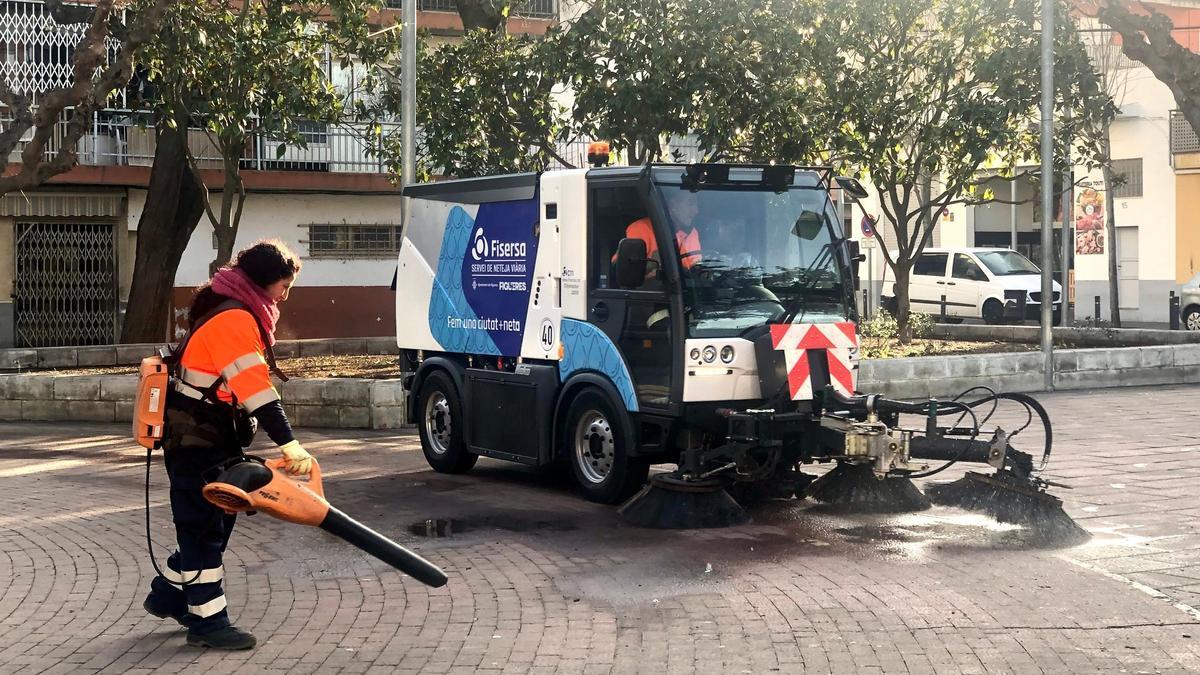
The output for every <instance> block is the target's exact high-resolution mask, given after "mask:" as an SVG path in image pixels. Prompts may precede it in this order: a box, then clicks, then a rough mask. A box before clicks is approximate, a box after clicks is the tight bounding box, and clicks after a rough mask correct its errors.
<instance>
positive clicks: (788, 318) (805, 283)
mask: <svg viewBox="0 0 1200 675" xmlns="http://www.w3.org/2000/svg"><path fill="white" fill-rule="evenodd" d="M832 254H833V242H831V241H830V242H825V243H824V244H821V250H820V251H819V252H818V253H817V257H816V258H815V259H813V261H812V262H811V263H809V265H808V267H806V268H804V271H803V272H801V273H800V275H801V279H800V281H799V283H798V286H799V288H798V289H797V291H796V292H797V296H796V298H795V299H794V300H793V301H792V307H789V308H788V311H787V313H786V314H784V315H783V318H782V319H781V320H780V323H792V321H793V318H794V317H795V316H796V311H797V310H798V309H799V310H800V318H804V313H806V312H807V311H808V303H807V302H806V301H805V299H806V298H805V294H806V292H807V291H808V289H809V287H810V286H812V285H813V284H814V283H815V281H814V279H815V277H813V276H812V271H813V269H814V268H815V267H816V266H817V265H818V264H824V263H825V261H826V259H828V258H830V257H831V256H832ZM797 304H799V305H800V307H796V305H797Z"/></svg>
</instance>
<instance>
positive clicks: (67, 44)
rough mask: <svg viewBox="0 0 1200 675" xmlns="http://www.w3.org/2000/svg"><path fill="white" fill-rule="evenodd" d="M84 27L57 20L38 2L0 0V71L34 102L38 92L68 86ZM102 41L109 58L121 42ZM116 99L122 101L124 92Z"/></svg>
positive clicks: (16, 89) (15, 89)
mask: <svg viewBox="0 0 1200 675" xmlns="http://www.w3.org/2000/svg"><path fill="white" fill-rule="evenodd" d="M86 31H87V24H82V23H75V24H68V25H60V24H58V23H57V22H55V21H54V19H53V18H52V17H51V16H50V12H49V11H48V10H47V9H46V6H45V4H43V3H41V2H34V1H32V0H4V1H3V2H0V48H2V49H3V63H0V74H3V76H4V78H5V80H6V81H7V82H8V85H9V87H11V88H12V89H13V91H15V92H17V93H20V94H25V95H28V96H30V97H32V98H33V101H34V103H36V102H37V96H38V95H39V94H41V93H45V92H46V91H48V90H50V89H55V88H59V87H69V86H71V83H72V80H73V78H72V76H71V75H72V73H71V69H72V65H71V60H72V59H73V58H74V54H75V45H77V44H79V41H80V40H82V39H83V35H84V33H85V32H86ZM106 43H107V45H108V54H109V58H112V57H113V55H115V54H116V51H117V49H118V48H119V47H120V45H121V43H120V42H119V41H118V40H114V39H113V38H111V37H110V38H108V39H107V40H106ZM118 100H120V101H121V102H122V103H124V92H120V96H119V98H118Z"/></svg>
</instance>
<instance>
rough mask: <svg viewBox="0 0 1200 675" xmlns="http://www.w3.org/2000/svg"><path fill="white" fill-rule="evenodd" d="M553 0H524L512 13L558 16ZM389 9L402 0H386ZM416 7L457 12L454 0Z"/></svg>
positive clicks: (425, 0) (421, 1)
mask: <svg viewBox="0 0 1200 675" xmlns="http://www.w3.org/2000/svg"><path fill="white" fill-rule="evenodd" d="M554 3H555V0H526V1H525V2H518V3H516V6H514V7H513V14H514V15H516V16H524V17H529V18H532V19H553V18H554V17H556V16H558V12H557V11H556V7H555V6H554ZM386 4H387V6H388V7H389V8H390V9H403V8H404V0H387V3H386ZM417 9H419V10H421V11H423V12H457V11H458V5H456V4H455V2H454V0H417Z"/></svg>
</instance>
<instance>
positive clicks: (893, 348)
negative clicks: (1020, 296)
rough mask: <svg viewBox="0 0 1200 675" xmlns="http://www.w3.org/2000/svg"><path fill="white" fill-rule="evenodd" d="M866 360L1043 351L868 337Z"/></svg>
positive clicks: (1021, 346)
mask: <svg viewBox="0 0 1200 675" xmlns="http://www.w3.org/2000/svg"><path fill="white" fill-rule="evenodd" d="M861 347H862V358H864V359H897V358H905V357H909V356H939V355H963V354H999V353H1002V352H1032V351H1036V350H1037V349H1039V347H1038V345H1036V344H1027V343H1021V342H997V341H995V340H987V341H982V342H970V341H966V340H931V339H917V340H913V341H912V342H911V343H909V344H907V345H902V344H900V342H899V341H898V340H880V339H876V338H864V339H863V340H862V342H861Z"/></svg>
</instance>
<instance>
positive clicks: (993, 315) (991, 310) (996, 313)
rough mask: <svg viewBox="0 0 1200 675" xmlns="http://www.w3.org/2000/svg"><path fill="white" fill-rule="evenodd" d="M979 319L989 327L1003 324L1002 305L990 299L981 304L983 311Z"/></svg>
mask: <svg viewBox="0 0 1200 675" xmlns="http://www.w3.org/2000/svg"><path fill="white" fill-rule="evenodd" d="M980 318H982V319H983V322H984V323H986V324H988V325H989V326H999V325H1000V324H1002V323H1004V305H1002V304H1000V301H999V300H997V299H995V298H991V299H989V300H988V301H986V302H984V303H983V311H982V312H981V316H980Z"/></svg>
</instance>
